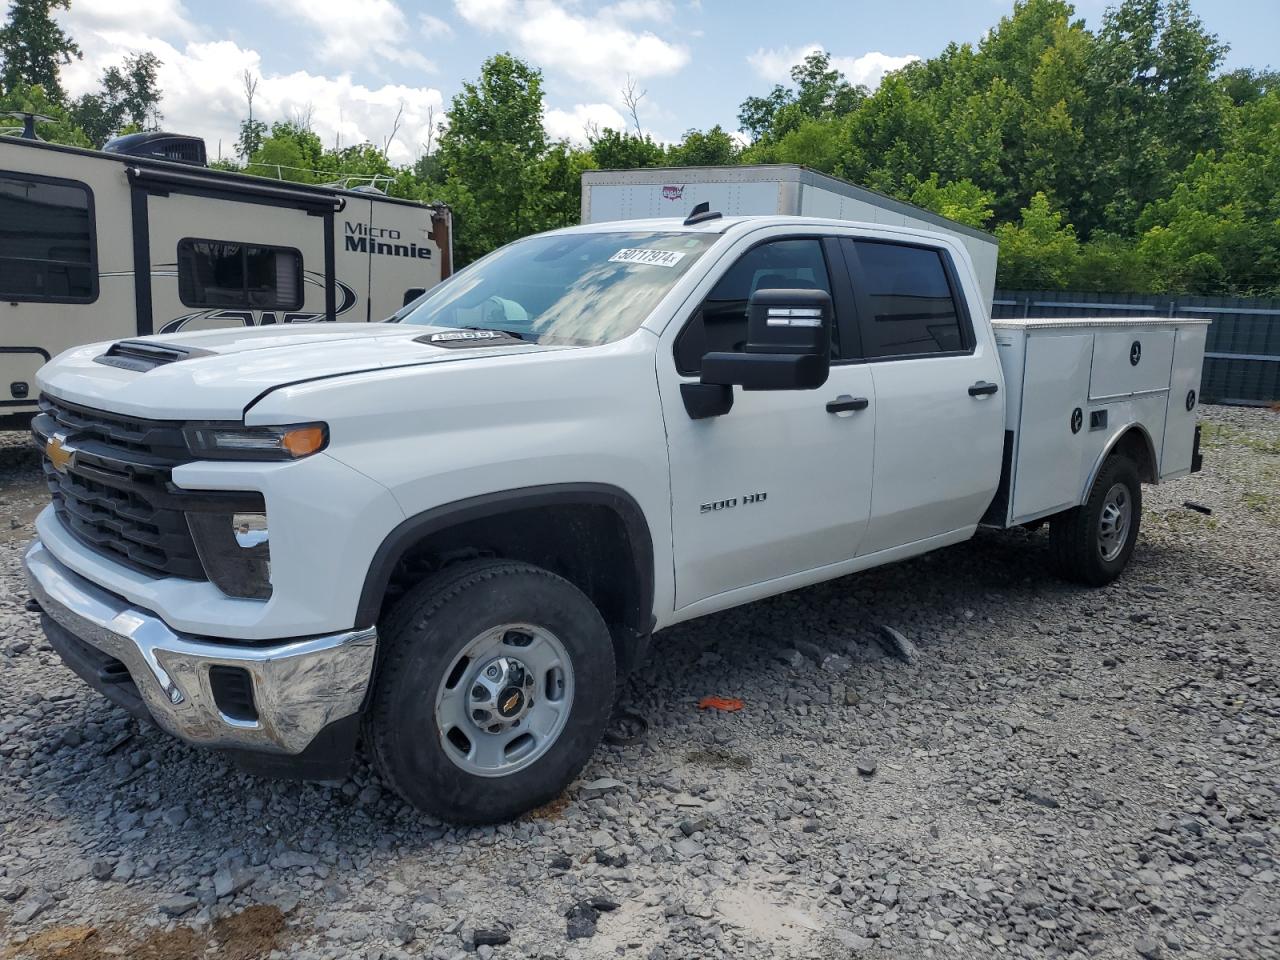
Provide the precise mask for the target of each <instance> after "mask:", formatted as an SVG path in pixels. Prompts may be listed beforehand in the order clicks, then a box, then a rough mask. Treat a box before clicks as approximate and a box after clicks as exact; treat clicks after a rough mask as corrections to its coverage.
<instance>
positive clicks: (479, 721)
mask: <svg viewBox="0 0 1280 960" xmlns="http://www.w3.org/2000/svg"><path fill="white" fill-rule="evenodd" d="M572 708H573V664H572V663H571V662H570V660H569V654H568V651H566V650H565V647H564V644H563V643H561V642H560V639H559V638H558V637H556V636H555V634H553V633H552V632H551V631H549V630H547V629H545V628H544V627H538V626H534V625H533V624H528V623H506V624H501V625H499V626H496V627H493V628H491V629H489V630H486V631H485V632H484V633H482V634H480V635H479V636H477V637H475V638H473V639H472V640H471V641H470V642H469V643H467V644H466V645H465V646H464V647H463V648H462V650H460V651H459V652H458V654H457V656H455V657H454V658H453V662H452V663H450V664H449V669H448V670H446V671H445V674H444V677H443V678H442V679H441V681H440V685H439V687H437V689H436V702H435V720H436V732H437V734H438V736H439V738H440V745H441V748H442V749H443V750H444V752H445V755H446V756H448V757H449V759H450V760H451V761H452V762H453V763H454V765H456V766H458V767H460V768H461V769H462V770H465V771H466V772H467V773H470V774H473V775H475V776H479V777H506V776H510V775H511V774H513V773H516V772H517V771H520V770H523V769H525V768H526V767H528V766H529V765H530V764H532V763H534V762H536V761H537V760H538V759H539V758H541V757H542V756H543V755H544V754H546V752H547V751H548V750H549V749H551V746H552V745H553V744H554V743H555V742H556V740H557V739H558V738H559V736H560V733H561V732H562V731H563V730H564V726H565V723H566V721H567V720H568V719H569V713H570V711H571V710H572Z"/></svg>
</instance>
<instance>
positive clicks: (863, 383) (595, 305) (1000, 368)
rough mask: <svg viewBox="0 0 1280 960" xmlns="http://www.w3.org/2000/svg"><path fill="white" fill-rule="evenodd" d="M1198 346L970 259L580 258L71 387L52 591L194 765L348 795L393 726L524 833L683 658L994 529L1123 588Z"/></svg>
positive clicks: (950, 241) (641, 248)
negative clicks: (655, 657)
mask: <svg viewBox="0 0 1280 960" xmlns="http://www.w3.org/2000/svg"><path fill="white" fill-rule="evenodd" d="M1203 343H1204V326H1203V324H1201V323H1198V322H1184V321H1167V322H1164V321H1162V322H1159V323H1147V322H1137V323H1135V322H1132V321H1096V320H1095V321H1082V322H1080V323H1064V322H1061V321H1056V322H1054V323H1035V322H1004V321H1002V322H1000V323H999V324H997V325H994V326H993V324H992V323H991V321H990V319H989V317H988V314H987V311H986V309H985V307H984V306H983V302H982V292H981V289H980V287H979V284H978V280H977V277H976V274H975V273H974V270H973V266H972V262H971V260H970V257H969V254H968V250H967V248H966V246H965V245H964V244H963V243H961V242H960V241H959V240H958V239H957V238H956V237H954V236H951V235H948V234H943V233H937V232H927V231H920V230H912V229H908V228H905V227H889V226H885V225H880V224H859V223H850V222H848V221H842V220H821V219H812V218H801V217H786V216H772V217H720V216H718V215H716V214H714V213H702V214H695V215H692V216H690V217H689V218H687V219H686V220H683V221H682V220H678V219H677V220H670V219H664V220H652V221H631V222H625V223H606V224H592V225H586V226H581V227H575V228H570V229H567V230H562V231H555V232H552V233H549V234H542V235H538V236H536V237H530V238H527V239H525V240H522V241H518V242H516V243H514V244H511V245H509V246H507V247H504V248H502V249H501V250H498V251H496V252H495V253H493V254H491V255H490V256H489V257H487V258H484V259H482V260H480V261H478V262H477V263H475V264H473V265H472V266H470V267H468V268H467V269H466V270H464V271H461V272H460V273H459V274H458V275H457V276H456V277H455V278H451V279H450V280H448V281H446V282H445V283H442V284H441V285H440V286H438V287H437V288H435V289H434V290H433V291H430V292H429V293H427V294H426V295H424V297H422V298H420V299H419V300H418V301H416V302H415V303H413V304H410V305H408V306H406V307H405V308H404V309H403V310H402V311H400V312H399V313H398V314H397V315H396V316H395V317H393V318H392V320H391V321H390V322H388V323H385V324H325V325H305V326H278V327H276V328H274V329H269V330H261V329H258V330H255V329H239V330H213V331H186V332H183V333H179V334H174V335H170V336H157V337H148V338H143V339H139V340H129V341H120V342H116V343H102V344H96V345H93V346H88V347H79V348H76V349H73V350H70V351H67V352H66V353H64V354H63V355H62V356H60V357H58V358H56V359H55V360H54V361H53V362H51V363H50V364H49V365H48V366H46V367H45V368H44V369H43V370H42V371H41V373H40V375H39V387H40V392H41V395H42V397H41V403H42V408H43V413H42V414H41V416H38V417H37V418H36V420H35V422H34V432H35V435H36V442H37V443H38V445H39V446H40V447H41V448H42V450H43V451H44V456H45V460H44V463H45V467H44V469H45V474H46V477H47V479H48V481H49V484H50V489H51V491H52V493H53V499H54V503H53V505H51V506H50V507H49V508H47V509H46V510H45V511H44V512H43V513H41V515H40V516H39V517H38V519H37V523H36V528H37V534H38V540H37V541H36V542H35V543H33V545H32V547H31V549H30V551H29V552H28V554H27V557H26V568H27V573H28V579H29V582H30V584H31V589H32V593H33V595H34V596H35V597H36V599H37V600H38V602H39V603H40V604H41V606H42V608H43V610H44V612H45V614H46V618H45V623H46V630H47V631H48V633H49V636H50V638H51V642H53V643H54V645H55V647H56V648H57V649H58V650H59V652H60V653H61V654H62V655H63V658H64V659H65V660H67V662H68V663H70V664H71V665H72V666H73V668H75V669H76V670H77V672H78V673H80V675H81V676H82V677H85V678H86V679H87V680H88V681H89V682H90V684H91V685H93V686H96V687H98V688H99V689H101V690H104V692H106V693H107V695H108V696H116V697H119V696H120V693H121V690H122V689H123V687H122V685H121V684H119V683H117V684H115V685H114V686H109V687H108V686H105V685H104V684H103V683H101V682H99V681H97V680H95V679H94V678H95V677H100V676H101V675H103V674H102V671H104V670H105V671H107V673H108V674H110V671H112V670H114V671H116V673H115V674H110V675H113V676H119V675H121V671H123V672H124V673H127V674H128V676H129V677H130V678H131V683H132V686H131V687H129V689H130V690H132V691H133V693H132V694H131V696H132V697H133V700H131V701H130V703H129V705H130V708H131V709H135V708H136V710H137V711H138V712H139V713H141V714H145V715H150V716H151V717H152V718H154V719H155V720H156V721H157V722H158V723H160V725H161V726H163V727H164V728H165V729H167V730H169V731H170V732H172V733H174V734H176V735H178V736H181V737H183V738H184V739H186V740H188V741H190V742H194V743H200V744H204V745H209V746H217V747H222V748H227V749H231V750H233V751H237V752H238V753H239V755H241V756H242V758H247V759H252V760H254V762H257V761H261V760H264V759H270V760H272V761H279V762H281V763H283V764H284V765H285V766H288V764H289V763H291V762H293V761H297V762H298V765H299V768H300V769H302V770H304V771H306V772H308V773H314V774H316V775H322V776H323V775H332V772H333V770H334V769H335V767H336V768H337V769H341V768H342V767H343V765H345V764H346V763H347V762H349V760H350V756H351V752H352V750H353V749H354V743H355V736H356V730H357V729H358V727H359V724H360V723H361V722H365V723H366V727H367V729H368V730H369V731H370V732H369V733H368V736H369V737H371V738H372V739H371V741H369V742H371V743H373V745H374V747H373V749H374V753H375V759H377V762H378V763H379V766H380V768H381V769H382V770H383V773H384V776H386V777H387V778H388V780H389V781H390V782H392V783H393V785H395V786H396V789H398V790H400V792H401V793H402V794H404V795H405V796H406V797H407V798H409V799H410V800H411V801H412V802H413V803H416V804H418V805H420V806H422V807H424V808H427V809H431V810H434V811H436V812H437V813H439V814H440V815H442V816H447V817H450V818H453V819H464V820H476V819H480V820H489V819H494V818H501V817H506V816H512V815H515V814H516V813H518V812H520V811H521V810H524V809H527V808H528V807H529V806H531V805H536V803H538V802H545V801H546V799H547V798H548V797H550V796H554V795H555V793H556V792H558V791H559V790H560V789H561V788H562V787H563V786H564V785H565V783H567V782H568V781H569V780H570V779H572V776H573V775H574V774H575V773H576V772H577V770H579V769H581V766H582V764H583V763H585V762H586V758H587V757H588V756H589V755H590V752H591V749H592V748H593V747H594V744H595V742H596V740H597V739H598V736H599V729H597V727H602V725H603V723H604V720H605V719H606V718H607V716H608V713H609V710H610V709H611V705H612V700H611V698H612V691H613V684H614V675H615V670H616V671H617V672H619V673H621V672H625V671H626V670H627V669H628V668H629V667H630V666H631V665H632V664H633V663H634V662H635V661H636V659H637V658H638V657H639V655H640V654H641V652H642V651H643V649H644V647H645V645H646V643H647V638H648V637H649V635H650V634H651V633H652V632H653V631H654V630H657V629H661V628H663V627H666V626H669V625H671V624H675V623H678V622H680V621H683V620H687V619H690V618H692V617H696V616H700V615H702V614H706V613H710V612H713V611H716V610H721V609H725V608H727V607H731V606H734V605H737V604H741V603H746V602H748V601H751V600H755V599H758V598H761V597H766V596H769V595H772V594H777V593H780V592H783V591H786V590H791V589H794V588H797V587H801V586H804V585H806V584H810V583H815V582H818V581H821V580H827V579H831V578H833V577H837V576H842V575H844V574H848V573H852V572H855V571H857V570H861V569H865V568H869V567H874V566H878V565H881V564H884V563H889V562H893V561H897V560H901V559H904V558H907V557H911V556H914V555H918V554H921V553H925V552H927V551H929V550H933V549H936V548H939V547H945V546H948V545H950V544H954V543H958V542H961V541H963V540H966V539H968V538H969V537H971V536H972V535H973V533H974V532H975V530H976V529H977V527H978V526H979V525H980V524H986V525H989V526H994V527H1007V526H1014V525H1018V524H1022V523H1026V522H1034V521H1038V520H1040V519H1044V518H1046V517H1047V518H1048V519H1049V523H1050V528H1051V535H1050V545H1051V548H1052V549H1051V554H1052V556H1053V558H1054V563H1055V564H1056V565H1057V566H1058V567H1059V569H1060V570H1062V571H1063V572H1064V573H1065V574H1067V575H1068V576H1071V577H1074V578H1075V579H1078V580H1081V581H1083V582H1087V583H1092V584H1095V585H1098V584H1103V583H1105V582H1107V581H1109V580H1110V579H1112V578H1113V577H1115V576H1116V575H1118V574H1119V573H1120V571H1121V570H1122V569H1123V567H1124V565H1125V563H1127V561H1128V559H1129V555H1130V553H1131V552H1132V549H1133V545H1134V542H1135V540H1136V537H1137V529H1138V522H1139V519H1140V515H1141V489H1140V485H1141V483H1142V482H1159V481H1160V480H1161V479H1167V478H1170V477H1174V476H1178V475H1180V474H1182V473H1185V472H1187V471H1188V470H1190V469H1196V468H1198V455H1197V453H1196V450H1195V447H1196V438H1197V435H1196V430H1197V428H1196V427H1195V424H1194V419H1195V407H1196V397H1195V394H1196V391H1198V389H1199V379H1198V378H1199V371H1200V360H1201V355H1202V352H1203ZM1135 344H1136V345H1138V346H1137V349H1136V350H1135ZM1135 357H1136V359H1135ZM140 451H141V452H140ZM241 451H243V452H241ZM130 471H132V473H130ZM122 473H124V474H128V475H130V476H132V477H133V480H134V481H137V482H133V481H130V482H125V481H124V480H122V479H119V478H120V476H121V474H122ZM144 481H145V482H144ZM147 483H151V484H152V486H147ZM93 484H100V485H102V486H100V487H93V486H92V485H93ZM86 490H88V492H86ZM104 490H105V493H104V492H103V491H104ZM157 490H159V491H161V492H159V493H157V492H156V491H157ZM94 491H97V493H95V492H94ZM184 517H185V518H186V519H185V520H184ZM188 528H190V529H189V530H188ZM264 561H265V562H264ZM175 571H176V572H175ZM499 581H501V583H505V584H506V587H505V588H503V589H499V585H500V584H499ZM852 588H856V587H852ZM522 598H523V599H522ZM539 598H542V599H539ZM433 630H438V631H441V633H440V635H435V634H433V633H432V631H433ZM510 638H514V639H510ZM375 652H376V657H375ZM103 658H106V660H109V661H110V662H109V663H106V665H105V666H104V665H103V663H104V659H103ZM95 664H96V666H95ZM112 664H116V666H112ZM375 664H380V665H381V666H377V667H376V668H375ZM121 665H122V666H121ZM459 678H461V680H459ZM229 684H230V686H228V685H229ZM236 684H239V686H236ZM525 684H527V685H528V688H527V689H528V691H529V696H528V698H527V699H525V698H524V692H525V689H526V688H525V686H524V685H525ZM544 688H545V694H542V695H539V696H538V697H535V696H534V695H533V693H534V692H539V693H540V694H541V692H542V691H543V690H544ZM432 690H436V691H437V695H436V698H435V699H434V700H433V699H432V697H431V696H430V693H431V691H432ZM424 691H425V693H424ZM459 691H461V692H459ZM466 696H471V697H474V698H475V699H474V702H473V703H471V705H470V707H467V706H466V705H465V704H464V705H463V706H458V704H457V703H455V701H456V700H457V698H459V697H463V698H465V697H466ZM535 700H536V701H537V702H536V704H535ZM246 704H247V705H246ZM471 707H474V709H471ZM432 710H434V711H435V712H434V713H432ZM504 711H507V712H504ZM539 711H545V712H543V713H539ZM476 718H481V719H476ZM566 718H567V719H566ZM522 723H523V724H526V726H523V727H521V726H520V724H522ZM424 725H425V726H424ZM424 728H425V729H430V730H434V732H435V736H422V735H419V734H418V733H414V734H413V735H410V734H409V733H404V734H401V733H399V731H401V730H404V731H410V730H413V731H421V730H422V729H424ZM565 730H568V731H570V732H568V733H565V732H563V731H565ZM321 771H323V772H321ZM495 784H501V786H502V789H500V790H494V789H493V787H494V785H495Z"/></svg>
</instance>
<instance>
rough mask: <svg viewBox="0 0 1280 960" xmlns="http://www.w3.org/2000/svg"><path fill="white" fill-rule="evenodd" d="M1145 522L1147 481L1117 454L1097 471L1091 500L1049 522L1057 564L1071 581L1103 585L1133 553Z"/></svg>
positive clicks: (1117, 573)
mask: <svg viewBox="0 0 1280 960" xmlns="http://www.w3.org/2000/svg"><path fill="white" fill-rule="evenodd" d="M1141 522H1142V481H1141V480H1140V479H1139V478H1138V468H1137V466H1136V465H1135V464H1134V462H1133V461H1132V460H1130V459H1129V458H1128V457H1124V456H1121V455H1119V454H1113V455H1112V456H1111V457H1110V458H1108V460H1107V462H1106V463H1104V464H1103V465H1102V469H1101V470H1099V471H1098V476H1097V478H1096V479H1095V480H1094V482H1093V488H1092V489H1091V490H1090V491H1089V499H1088V500H1086V501H1085V502H1084V503H1083V504H1081V505H1080V506H1078V507H1075V508H1074V509H1071V510H1067V511H1066V512H1064V513H1060V514H1058V515H1057V516H1055V517H1053V518H1051V519H1050V521H1049V552H1050V556H1051V557H1052V559H1053V565H1054V567H1055V568H1056V569H1057V571H1058V573H1059V574H1061V575H1062V576H1063V577H1065V578H1066V579H1068V580H1073V581H1075V582H1076V583H1084V584H1088V585H1089V586H1093V587H1101V586H1103V585H1105V584H1108V583H1110V582H1111V581H1112V580H1114V579H1115V578H1116V577H1118V576H1119V575H1120V572H1121V571H1122V570H1124V568H1125V566H1127V565H1128V563H1129V557H1130V556H1132V555H1133V548H1134V545H1135V544H1136V543H1137V542H1138V528H1139V526H1140V525H1141Z"/></svg>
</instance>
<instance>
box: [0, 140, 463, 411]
mask: <svg viewBox="0 0 1280 960" xmlns="http://www.w3.org/2000/svg"><path fill="white" fill-rule="evenodd" d="M450 226H451V222H450V214H449V209H448V207H446V206H444V205H443V204H437V205H433V206H427V205H424V204H420V203H414V202H411V201H407V200H400V199H397V198H394V197H388V196H384V195H383V194H382V193H380V192H378V191H377V190H374V189H372V188H368V187H365V188H355V189H345V188H338V187H331V186H313V185H309V184H300V183H289V182H282V181H278V180H268V179H265V178H262V177H254V176H247V175H244V174H238V173H227V172H224V171H220V170H211V169H209V168H207V167H206V166H205V149H204V143H203V141H201V140H200V139H199V138H197V137H183V136H178V135H174V134H165V133H142V134H132V135H129V136H125V137H119V138H117V139H116V140H114V141H112V142H111V143H109V144H107V147H106V149H104V150H85V149H80V148H76V147H66V146H61V145H58V144H52V143H45V142H43V141H39V140H33V139H25V138H20V137H0V428H8V429H26V427H27V425H28V423H29V422H30V418H31V415H32V414H33V413H35V412H36V410H37V406H36V401H37V400H38V397H37V390H36V387H35V374H36V370H37V369H39V367H40V366H41V365H42V364H44V363H45V362H46V361H48V360H49V359H50V358H51V357H53V356H56V355H57V354H59V353H61V352H62V351H63V350H66V349H67V348H69V347H74V346H78V345H80V344H85V343H92V342H96V341H100V340H118V339H120V338H121V337H130V336H142V335H146V334H150V333H176V332H179V331H194V330H207V329H211V328H225V327H254V326H266V325H270V324H281V323H311V322H317V321H335V320H342V321H374V320H382V319H384V318H385V317H387V316H389V315H391V314H392V313H393V312H395V311H396V310H397V309H399V308H400V307H401V306H403V305H404V304H405V303H406V302H408V301H409V300H411V299H413V298H414V297H416V296H418V295H419V294H420V293H422V292H423V291H424V290H425V289H427V288H430V287H432V286H434V285H435V284H436V283H438V282H440V280H442V279H443V278H444V277H447V276H448V275H449V274H450V272H451V267H452V244H451V235H450Z"/></svg>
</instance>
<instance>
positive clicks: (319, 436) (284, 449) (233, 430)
mask: <svg viewBox="0 0 1280 960" xmlns="http://www.w3.org/2000/svg"><path fill="white" fill-rule="evenodd" d="M183 434H184V435H185V436H186V439H187V448H188V449H189V450H190V451H191V452H192V453H194V454H196V455H197V456H201V457H207V458H209V459H216V460H297V459H299V458H301V457H309V456H311V454H313V453H319V452H320V451H321V450H323V449H324V448H325V446H327V445H328V443H329V427H328V426H327V425H326V424H323V423H293V424H289V425H287V426H282V427H241V426H235V425H222V424H212V423H211V424H192V425H190V426H188V427H186V429H184V430H183Z"/></svg>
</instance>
